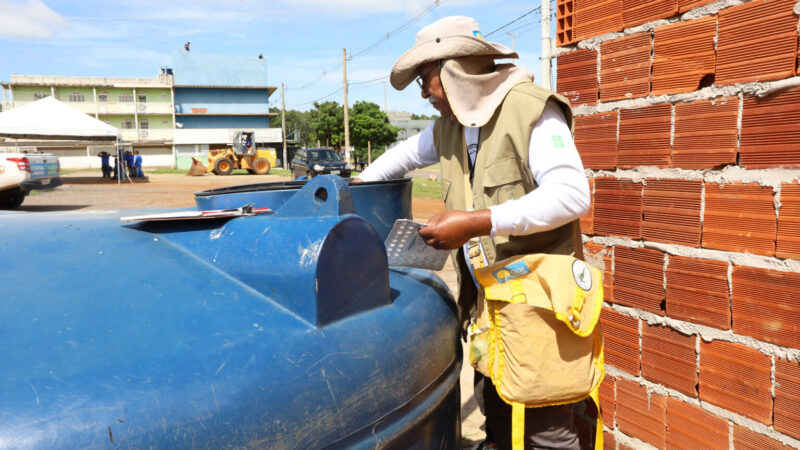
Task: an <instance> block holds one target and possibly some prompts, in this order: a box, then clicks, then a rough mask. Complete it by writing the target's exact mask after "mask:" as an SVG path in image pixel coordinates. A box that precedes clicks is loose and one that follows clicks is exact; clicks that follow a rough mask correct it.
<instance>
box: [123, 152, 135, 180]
mask: <svg viewBox="0 0 800 450" xmlns="http://www.w3.org/2000/svg"><path fill="white" fill-rule="evenodd" d="M125 167H126V168H127V169H128V176H129V177H130V178H133V177H135V176H136V174H135V173H134V171H133V153H131V151H130V150H126V151H125Z"/></svg>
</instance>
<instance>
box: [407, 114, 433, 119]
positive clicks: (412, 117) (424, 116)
mask: <svg viewBox="0 0 800 450" xmlns="http://www.w3.org/2000/svg"><path fill="white" fill-rule="evenodd" d="M438 118H439V116H438V115H436V114H431V115H430V116H428V115H425V114H415V113H411V120H436V119H438Z"/></svg>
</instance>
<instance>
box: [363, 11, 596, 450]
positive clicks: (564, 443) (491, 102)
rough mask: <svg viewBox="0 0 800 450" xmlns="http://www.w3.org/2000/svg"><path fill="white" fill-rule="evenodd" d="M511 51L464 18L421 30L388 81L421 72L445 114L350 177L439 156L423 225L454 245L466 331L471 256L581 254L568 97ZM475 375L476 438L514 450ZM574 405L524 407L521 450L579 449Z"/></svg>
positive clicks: (426, 234) (507, 418)
mask: <svg viewBox="0 0 800 450" xmlns="http://www.w3.org/2000/svg"><path fill="white" fill-rule="evenodd" d="M515 57H518V56H517V54H516V53H515V52H514V51H513V50H511V49H509V48H508V47H505V46H503V45H501V44H497V43H491V42H487V41H486V40H484V39H483V37H482V35H481V33H480V28H479V27H478V24H477V22H475V20H473V19H471V18H468V17H447V18H444V19H441V20H439V21H437V22H435V23H433V24H431V25H428V26H427V27H425V28H423V29H422V30H420V32H419V33H418V34H417V37H416V45H415V46H414V47H413V48H411V49H410V50H408V51H407V52H406V53H405V54H403V55H402V56H401V57H400V58H399V59H398V60H397V62H396V63H395V65H394V67H393V68H392V72H391V76H390V81H391V83H392V86H393V87H394V88H396V89H398V90H402V89H404V88H405V87H406V86H408V85H409V84H410V83H411V82H412V81H414V79H415V78H416V81H417V83H418V84H419V86H420V88H421V90H422V97H423V98H425V99H428V100H429V101H430V103H431V104H432V105H433V106H434V108H436V109H437V110H438V111H439V112H440V113H441V118H439V119H438V120H437V121H436V122H435V123H434V124H433V125H432V126H430V127H429V128H428V129H426V130H425V131H423V132H422V133H421V134H420V135H418V136H415V137H412V138H410V139H408V140H407V141H405V142H403V143H401V144H400V145H398V146H396V147H394V148H393V149H391V150H389V151H388V152H386V153H385V154H384V155H382V156H381V157H380V158H378V159H377V160H376V161H375V162H374V163H373V164H372V165H371V166H370V167H368V168H367V169H366V170H365V171H364V172H362V173H361V175H360V176H359V178H358V179H357V180H356V181H376V180H384V179H391V178H399V177H401V176H402V175H404V174H405V173H406V172H408V171H410V170H413V169H416V168H421V167H426V166H429V165H431V164H435V163H437V162H438V163H440V164H441V170H442V194H443V197H444V201H445V206H446V207H447V211H445V212H443V213H441V214H438V215H436V216H434V217H432V218H431V219H430V220H429V221H428V225H427V226H426V227H424V228H422V229H421V230H420V231H419V234H420V235H421V236H422V237H423V238H425V240H426V242H427V243H428V244H429V245H432V246H434V247H436V248H440V249H449V250H454V251H453V253H452V256H453V261H454V262H455V264H456V267H457V269H458V270H457V271H458V274H459V293H458V305H459V312H460V318H459V322H460V326H461V332H462V336H464V335H465V333H466V328H467V325H468V322H469V320H470V318H471V316H473V315H474V313H475V310H476V298H477V293H478V290H477V286H476V283H475V279H474V276H473V273H472V268H473V266H474V265H489V264H494V263H495V262H497V261H500V260H503V259H505V258H508V257H510V256H514V255H518V254H528V253H550V254H575V255H576V256H580V253H581V241H580V231H579V229H578V227H577V219H578V218H579V217H580V216H582V215H583V214H585V213H586V212H587V211H588V209H589V199H590V198H589V187H588V182H587V181H586V176H585V174H584V171H583V165H582V163H581V160H580V157H579V155H578V152H577V150H576V149H575V145H574V143H573V140H572V136H571V132H570V128H571V123H572V114H571V111H570V109H569V104H568V101H567V100H566V99H565V98H563V97H561V96H559V95H557V94H555V93H553V92H550V91H546V90H544V89H542V88H541V87H538V86H536V85H534V84H533V82H532V75H531V74H530V73H529V72H528V71H526V70H525V69H523V68H521V67H516V66H514V65H513V64H497V63H495V59H499V58H515ZM475 238H477V239H475ZM470 240H472V241H473V243H472V244H470ZM474 241H478V243H475V242H474ZM475 378H476V380H475V397H476V400H478V404H479V405H480V406H481V410H482V411H483V412H484V413H485V415H486V418H487V419H486V420H487V424H486V434H487V441H486V442H485V443H484V444H483V446H485V447H488V448H491V447H499V448H511V443H510V440H511V408H510V406H509V405H508V404H506V403H505V402H504V401H503V400H502V399H500V397H499V396H498V395H497V392H496V390H495V388H494V386H493V385H492V382H491V380H488V379H486V378H484V377H483V376H482V375H481V374H480V373H478V372H476V373H475ZM575 405H578V404H568V405H560V406H550V407H541V408H527V409H526V410H525V446H526V448H579V439H578V433H577V431H576V427H575V423H574V418H573V408H574V406H575Z"/></svg>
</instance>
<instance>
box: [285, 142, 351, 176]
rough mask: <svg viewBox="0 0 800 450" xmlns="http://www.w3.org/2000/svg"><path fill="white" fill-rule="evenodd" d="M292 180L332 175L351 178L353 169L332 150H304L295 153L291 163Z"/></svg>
mask: <svg viewBox="0 0 800 450" xmlns="http://www.w3.org/2000/svg"><path fill="white" fill-rule="evenodd" d="M291 170H292V178H294V179H297V178H300V177H308V178H313V177H315V176H317V175H322V174H330V175H340V176H342V177H344V178H349V177H350V171H351V170H352V167H350V164H349V163H347V162H345V161H343V160H342V158H341V156H339V154H338V153H336V151H334V150H333V149H330V148H303V149H300V150H298V151H297V152H295V154H294V159H292V162H291Z"/></svg>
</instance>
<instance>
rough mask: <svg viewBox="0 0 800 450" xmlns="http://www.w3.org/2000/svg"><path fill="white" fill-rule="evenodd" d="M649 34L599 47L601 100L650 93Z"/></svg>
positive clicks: (641, 95)
mask: <svg viewBox="0 0 800 450" xmlns="http://www.w3.org/2000/svg"><path fill="white" fill-rule="evenodd" d="M650 47H651V43H650V33H639V34H633V35H630V36H625V37H622V38H619V39H614V40H612V41H606V42H603V43H602V44H600V67H601V70H600V100H602V101H604V102H607V101H611V100H624V99H626V98H636V97H645V96H646V95H647V94H649V93H650V66H651V63H650Z"/></svg>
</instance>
